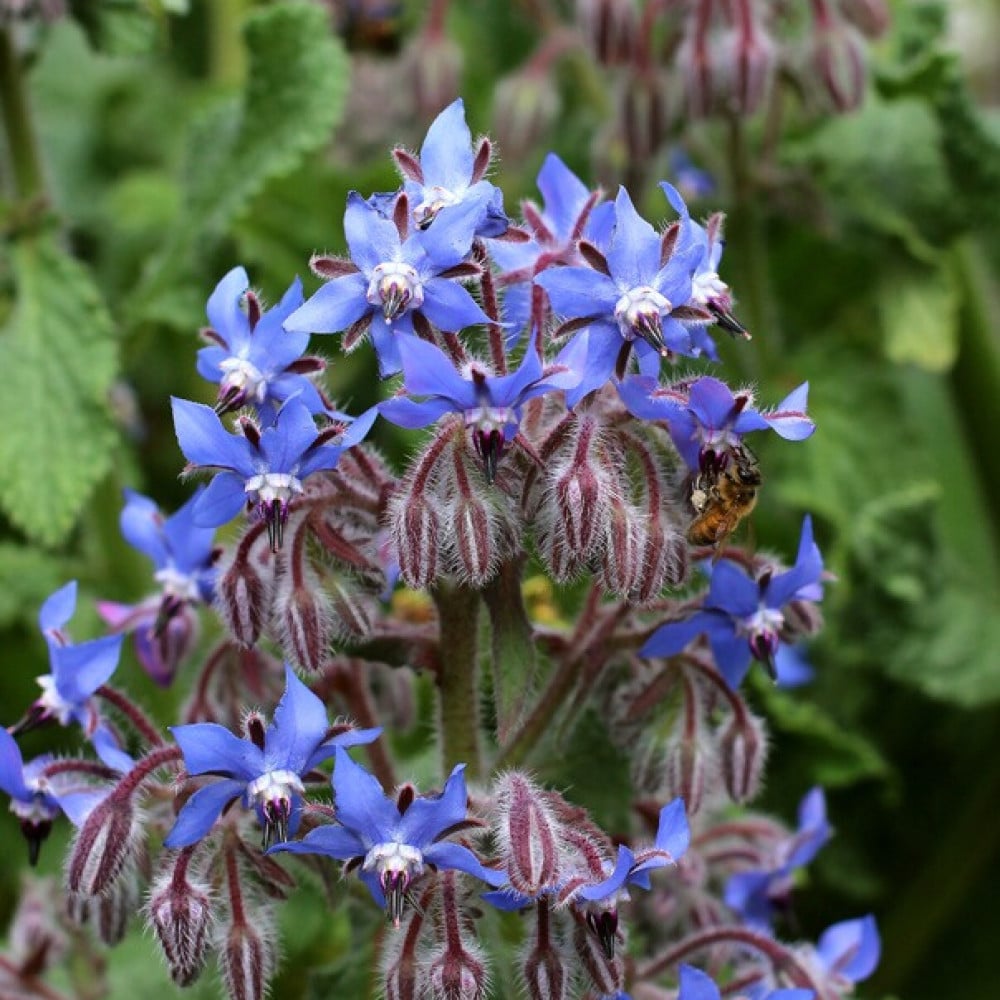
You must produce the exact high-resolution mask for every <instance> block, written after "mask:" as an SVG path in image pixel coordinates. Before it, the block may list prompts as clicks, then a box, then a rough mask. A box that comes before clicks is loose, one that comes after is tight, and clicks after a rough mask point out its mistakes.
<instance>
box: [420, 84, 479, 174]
mask: <svg viewBox="0 0 1000 1000" xmlns="http://www.w3.org/2000/svg"><path fill="white" fill-rule="evenodd" d="M472 165H473V152H472V133H471V132H470V131H469V126H468V125H467V124H466V121H465V104H464V102H463V101H462V98H458V100H457V101H453V102H452V103H451V104H449V105H448V107H446V108H445V109H444V111H442V112H441V113H440V114H439V115H438V116H437V118H435V119H434V121H433V122H431V125H430V128H429V129H428V130H427V135H426V137H425V138H424V144H423V145H422V146H421V147H420V169H421V170H422V172H423V175H424V185H425V186H426V187H443V188H444V189H445V190H447V191H453V192H457V191H461V190H462V189H463V188H466V187H468V186H469V181H470V180H471V179H472Z"/></svg>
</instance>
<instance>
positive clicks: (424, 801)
mask: <svg viewBox="0 0 1000 1000" xmlns="http://www.w3.org/2000/svg"><path fill="white" fill-rule="evenodd" d="M468 806H469V793H468V792H467V791H466V788H465V765H464V764H459V765H457V766H456V767H455V769H454V770H453V771H452V772H451V774H450V775H449V776H448V780H447V781H446V782H445V785H444V789H443V790H442V791H441V794H440V795H437V796H428V797H423V798H418V799H414V800H413V802H411V803H410V807H409V809H407V810H406V812H405V813H403V818H402V819H401V820H400V822H399V837H400V839H401V840H402V841H403V842H404V843H406V844H410V845H411V846H413V847H418V848H420V849H421V850H423V849H424V847H426V846H427V845H428V844H431V843H433V842H434V841H435V840H436V839H437V838H438V837H439V836H440V835H441V834H442V833H443V832H444V831H445V830H448V829H450V828H451V827H453V826H456V825H457V824H458V823H461V822H462V821H463V820H464V819H465V818H466V814H467V812H468Z"/></svg>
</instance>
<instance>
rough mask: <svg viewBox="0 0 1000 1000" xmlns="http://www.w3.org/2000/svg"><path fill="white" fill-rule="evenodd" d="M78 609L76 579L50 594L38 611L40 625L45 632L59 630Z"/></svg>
mask: <svg viewBox="0 0 1000 1000" xmlns="http://www.w3.org/2000/svg"><path fill="white" fill-rule="evenodd" d="M75 610H76V580H70V582H69V583H67V584H65V585H64V586H62V587H60V588H59V589H58V590H57V591H56V592H55V593H54V594H50V595H49V596H48V597H47V598H46V599H45V601H44V603H43V604H42V606H41V608H40V609H39V611H38V627H39V628H40V629H41V630H42V631H43V632H58V631H59V629H61V628H62V627H63V626H64V625H65V624H66V623H67V622H68V621H69V620H70V618H72V617H73V612H74V611H75Z"/></svg>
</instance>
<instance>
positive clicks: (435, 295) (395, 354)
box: [285, 191, 489, 376]
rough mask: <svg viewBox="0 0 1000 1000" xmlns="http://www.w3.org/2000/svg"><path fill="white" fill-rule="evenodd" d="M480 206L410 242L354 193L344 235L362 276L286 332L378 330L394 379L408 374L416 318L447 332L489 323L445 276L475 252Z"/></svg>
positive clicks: (338, 283)
mask: <svg viewBox="0 0 1000 1000" xmlns="http://www.w3.org/2000/svg"><path fill="white" fill-rule="evenodd" d="M473 207H474V206H473ZM473 207H465V208H459V209H457V210H456V212H455V213H454V214H449V215H448V216H447V218H445V217H442V218H441V219H440V220H439V221H438V222H437V223H436V224H435V225H434V226H432V227H431V228H430V229H429V230H428V231H427V232H420V231H417V232H414V233H411V234H410V235H409V236H408V237H407V238H406V239H405V240H404V239H401V237H400V234H399V230H398V229H397V228H396V225H395V223H394V222H393V221H392V220H391V219H388V218H386V217H385V216H384V215H382V213H381V212H380V211H379V210H378V209H377V208H375V207H373V206H372V205H370V204H369V203H368V202H367V201H365V199H364V198H362V197H361V195H360V194H358V193H357V192H356V191H352V192H351V193H350V194H349V195H348V198H347V210H346V212H345V213H344V233H345V236H346V238H347V245H348V247H349V249H350V253H351V260H352V261H353V262H354V264H355V265H356V266H357V268H358V270H357V271H355V272H353V273H350V274H343V275H340V276H339V277H336V278H333V279H332V280H331V281H328V282H327V283H326V284H325V285H323V286H322V287H321V288H319V290H318V291H317V292H316V293H315V294H314V295H313V296H311V297H310V298H309V300H308V301H307V302H306V303H305V305H303V306H301V307H300V308H299V309H296V310H295V312H294V313H292V315H291V316H290V317H289V318H288V319H287V320H286V322H285V329H286V330H289V331H291V332H298V333H310V332H312V333H340V332H342V331H344V330H347V329H348V328H349V327H352V326H354V325H355V324H370V329H371V338H372V344H373V345H374V347H375V352H376V354H377V355H378V360H379V371H380V372H381V374H382V375H383V376H388V375H393V374H395V373H396V372H398V371H399V369H400V359H399V348H398V343H397V341H398V338H399V337H401V336H406V335H412V334H413V332H414V330H413V319H414V316H415V315H419V316H420V317H422V318H423V319H425V320H426V321H427V322H429V323H433V324H434V325H435V326H437V327H439V328H441V329H443V330H461V329H463V328H465V327H467V326H474V325H476V324H479V323H488V322H489V317H488V316H487V315H486V314H485V313H484V312H483V311H482V309H480V308H479V306H478V305H477V304H476V301H475V299H473V298H472V296H471V295H470V294H469V293H468V292H467V291H466V290H465V289H464V288H463V287H462V286H461V285H460V284H458V283H457V282H456V281H452V280H450V279H448V278H445V277H442V276H441V275H442V273H443V272H444V271H447V270H448V269H449V268H452V267H454V266H455V265H456V264H458V263H460V262H462V261H463V260H464V259H465V257H466V256H467V254H468V252H469V248H470V246H471V243H472V232H471V230H470V229H469V227H468V226H467V225H466V224H465V222H466V215H467V214H468V213H469V212H470V211H472V208H473Z"/></svg>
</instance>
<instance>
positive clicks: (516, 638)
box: [483, 559, 536, 746]
mask: <svg viewBox="0 0 1000 1000" xmlns="http://www.w3.org/2000/svg"><path fill="white" fill-rule="evenodd" d="M483 598H484V600H485V601H486V607H487V608H488V609H489V614H490V629H491V636H490V641H491V646H492V653H493V700H494V703H495V705H496V716H497V742H498V743H499V744H500V745H501V746H503V745H504V744H505V743H506V742H507V741H508V740H509V739H510V736H511V730H512V727H513V726H515V725H517V724H518V722H520V719H521V716H522V714H523V712H524V705H525V701H526V699H527V696H528V694H529V692H530V691H531V687H532V683H533V682H534V677H535V667H536V657H535V640H534V630H533V629H532V627H531V622H530V621H529V620H528V614H527V612H526V611H525V608H524V597H523V595H522V593H521V560H520V559H515V560H510V561H509V562H505V563H504V564H503V565H502V566H501V567H500V572H499V573H498V574H497V575H496V577H494V579H493V580H491V581H490V583H489V584H488V585H487V586H486V589H485V590H484V591H483Z"/></svg>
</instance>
